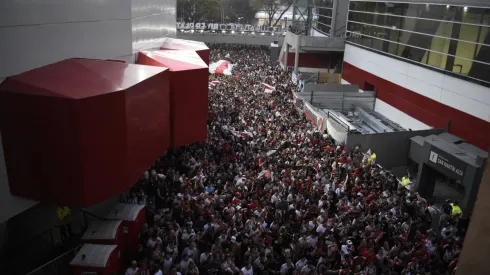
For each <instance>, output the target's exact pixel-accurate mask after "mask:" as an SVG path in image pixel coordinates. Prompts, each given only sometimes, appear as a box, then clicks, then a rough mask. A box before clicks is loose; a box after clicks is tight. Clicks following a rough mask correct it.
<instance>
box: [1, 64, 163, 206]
mask: <svg viewBox="0 0 490 275" xmlns="http://www.w3.org/2000/svg"><path fill="white" fill-rule="evenodd" d="M168 77H169V72H168V70H167V69H166V68H158V67H151V66H140V65H134V64H125V63H119V62H111V61H102V60H90V59H68V60H64V61H61V62H58V63H54V64H50V65H47V66H44V67H41V68H38V69H35V70H31V71H28V72H24V73H22V74H19V75H16V76H12V77H9V78H7V79H6V80H5V81H4V82H3V83H2V84H1V85H0V131H1V132H2V139H3V148H4V154H5V160H6V167H7V172H8V175H9V186H10V192H11V193H12V194H13V195H16V196H21V197H25V198H29V199H33V200H37V201H41V202H45V203H51V204H57V205H66V206H72V207H88V206H91V205H94V204H96V203H100V202H102V201H104V200H107V199H109V198H111V197H114V196H116V195H117V194H119V193H121V192H124V191H125V190H128V188H131V186H133V185H134V183H135V182H136V181H137V180H138V179H139V178H140V177H141V175H142V172H143V171H145V170H146V169H148V167H150V166H151V165H152V164H153V163H154V161H155V159H157V158H158V157H159V156H160V155H161V153H162V152H165V151H166V150H167V149H168V147H169V143H170V141H169V139H170V137H169V130H170V110H169V99H168V97H169V94H168V85H169V83H168ZM135 118H136V119H135Z"/></svg>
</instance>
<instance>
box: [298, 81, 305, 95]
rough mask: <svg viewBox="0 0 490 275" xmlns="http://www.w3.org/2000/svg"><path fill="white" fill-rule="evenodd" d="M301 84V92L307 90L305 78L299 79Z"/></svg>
mask: <svg viewBox="0 0 490 275" xmlns="http://www.w3.org/2000/svg"><path fill="white" fill-rule="evenodd" d="M299 86H300V87H301V90H300V92H301V93H302V92H304V91H305V80H304V79H303V80H300V81H299Z"/></svg>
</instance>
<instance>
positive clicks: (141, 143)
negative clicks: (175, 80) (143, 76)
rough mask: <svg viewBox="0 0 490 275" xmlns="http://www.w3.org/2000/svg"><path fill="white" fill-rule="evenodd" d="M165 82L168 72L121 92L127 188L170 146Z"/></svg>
mask: <svg viewBox="0 0 490 275" xmlns="http://www.w3.org/2000/svg"><path fill="white" fill-rule="evenodd" d="M169 82H170V81H169V73H165V74H158V75H155V76H153V77H151V78H148V79H147V80H146V81H144V82H140V83H138V84H136V85H135V86H133V87H131V88H129V89H127V90H126V91H125V93H126V137H127V138H126V146H127V149H128V151H127V153H128V155H127V158H128V167H127V168H126V169H127V171H128V175H127V180H129V182H128V184H130V186H132V185H134V183H135V182H136V181H137V180H138V179H139V178H140V177H141V175H142V174H143V172H144V171H146V170H147V169H148V168H149V167H150V166H151V165H152V164H153V163H154V162H155V160H156V159H157V158H159V157H160V156H161V155H162V153H163V152H165V151H166V150H167V149H168V148H169V147H170V138H171V136H170V133H171V132H170V125H171V121H170V120H171V113H170V98H169V97H170V85H169Z"/></svg>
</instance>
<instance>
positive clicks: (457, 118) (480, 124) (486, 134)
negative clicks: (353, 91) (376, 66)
mask: <svg viewBox="0 0 490 275" xmlns="http://www.w3.org/2000/svg"><path fill="white" fill-rule="evenodd" d="M342 78H343V79H345V80H346V81H348V82H349V83H351V84H358V85H359V86H360V88H361V89H365V86H366V82H367V83H369V84H371V85H374V86H375V87H376V91H377V93H376V96H377V97H378V98H379V99H380V100H382V101H384V102H386V103H388V104H390V105H391V106H393V107H395V108H397V109H398V110H400V111H402V112H404V113H406V114H408V115H410V116H411V117H413V118H415V119H417V120H419V121H422V122H423V123H425V124H427V125H429V126H432V127H436V128H437V127H440V128H444V127H446V126H447V122H448V121H451V126H450V128H449V132H450V133H452V134H454V135H456V136H459V137H461V138H463V139H465V140H466V141H468V142H470V143H472V144H474V145H476V146H478V147H480V148H481V149H483V150H486V149H488V147H489V146H490V123H488V122H487V121H484V120H482V119H479V118H477V117H474V116H472V115H470V114H467V113H465V112H463V111H460V110H458V109H455V108H452V107H449V106H447V105H444V104H442V103H440V102H437V101H435V100H432V99H430V98H428V97H425V96H423V95H420V94H418V93H415V92H413V91H411V90H408V89H406V88H404V87H401V86H398V85H396V84H394V83H392V82H389V81H387V80H385V79H383V78H380V77H378V76H376V75H373V74H371V73H369V72H366V71H364V70H361V69H359V68H357V67H355V66H353V65H351V64H349V63H347V62H344V65H343V71H342Z"/></svg>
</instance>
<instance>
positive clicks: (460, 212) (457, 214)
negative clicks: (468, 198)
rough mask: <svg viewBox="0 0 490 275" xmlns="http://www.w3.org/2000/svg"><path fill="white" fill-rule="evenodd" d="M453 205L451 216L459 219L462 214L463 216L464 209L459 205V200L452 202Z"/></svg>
mask: <svg viewBox="0 0 490 275" xmlns="http://www.w3.org/2000/svg"><path fill="white" fill-rule="evenodd" d="M450 205H451V208H452V209H451V218H452V219H454V220H455V221H457V220H458V219H459V218H461V216H463V210H461V207H459V205H458V203H457V202H452V203H450Z"/></svg>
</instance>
